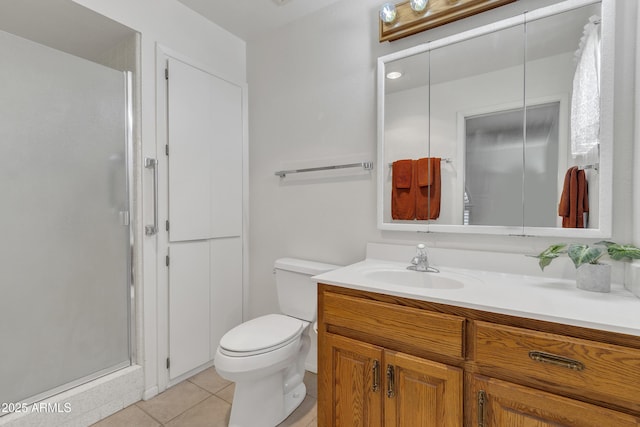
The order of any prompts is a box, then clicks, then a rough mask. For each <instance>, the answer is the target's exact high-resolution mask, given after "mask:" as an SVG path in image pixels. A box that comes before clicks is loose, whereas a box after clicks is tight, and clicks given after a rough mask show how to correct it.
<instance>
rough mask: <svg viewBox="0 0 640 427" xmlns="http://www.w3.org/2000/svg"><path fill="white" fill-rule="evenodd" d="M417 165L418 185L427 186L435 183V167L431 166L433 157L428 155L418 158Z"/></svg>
mask: <svg viewBox="0 0 640 427" xmlns="http://www.w3.org/2000/svg"><path fill="white" fill-rule="evenodd" d="M417 166H418V167H417V171H416V173H417V174H418V186H419V187H426V186H427V185H431V184H433V175H434V170H433V169H434V168H432V167H431V159H430V158H428V157H424V158H422V159H418V163H417Z"/></svg>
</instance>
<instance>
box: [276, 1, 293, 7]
mask: <svg viewBox="0 0 640 427" xmlns="http://www.w3.org/2000/svg"><path fill="white" fill-rule="evenodd" d="M290 1H291V0H273V2H274V3H275V4H277V5H278V6H283V5H285V4H287V3H289V2H290Z"/></svg>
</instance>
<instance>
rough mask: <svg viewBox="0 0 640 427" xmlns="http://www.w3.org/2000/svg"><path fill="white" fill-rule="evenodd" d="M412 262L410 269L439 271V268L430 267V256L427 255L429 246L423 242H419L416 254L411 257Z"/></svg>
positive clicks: (430, 271)
mask: <svg viewBox="0 0 640 427" xmlns="http://www.w3.org/2000/svg"><path fill="white" fill-rule="evenodd" d="M411 264H412V265H410V266H409V267H407V268H408V269H409V270H415V271H423V272H429V273H439V271H438V269H436V268H433V267H429V256H428V255H427V248H426V246H425V245H424V244H423V243H420V244H418V246H417V247H416V256H414V257H413V258H412V259H411Z"/></svg>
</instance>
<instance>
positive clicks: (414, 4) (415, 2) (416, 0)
mask: <svg viewBox="0 0 640 427" xmlns="http://www.w3.org/2000/svg"><path fill="white" fill-rule="evenodd" d="M428 3H429V0H410V1H409V4H410V5H411V9H413V11H414V12H418V13H419V12H422V11H424V10H425V9H426V8H427V4H428Z"/></svg>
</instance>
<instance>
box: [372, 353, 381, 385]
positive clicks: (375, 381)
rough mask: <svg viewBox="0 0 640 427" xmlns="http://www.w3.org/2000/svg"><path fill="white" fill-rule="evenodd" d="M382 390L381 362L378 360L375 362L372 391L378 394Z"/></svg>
mask: <svg viewBox="0 0 640 427" xmlns="http://www.w3.org/2000/svg"><path fill="white" fill-rule="evenodd" d="M379 388H380V362H378V361H377V360H374V361H373V386H372V390H373V391H374V392H377V391H378V389H379Z"/></svg>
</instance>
